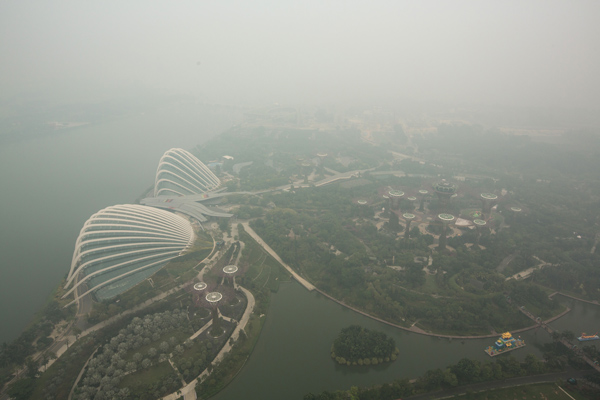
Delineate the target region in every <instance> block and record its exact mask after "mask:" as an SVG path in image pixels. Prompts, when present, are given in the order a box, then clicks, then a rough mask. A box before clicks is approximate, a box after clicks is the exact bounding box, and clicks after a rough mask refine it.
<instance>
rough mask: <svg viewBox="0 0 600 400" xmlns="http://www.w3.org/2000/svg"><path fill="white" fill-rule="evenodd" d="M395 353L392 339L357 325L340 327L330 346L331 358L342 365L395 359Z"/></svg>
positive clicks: (377, 362) (372, 363)
mask: <svg viewBox="0 0 600 400" xmlns="http://www.w3.org/2000/svg"><path fill="white" fill-rule="evenodd" d="M397 353H398V349H397V348H396V343H395V342H394V339H392V338H390V337H388V336H387V335H386V334H385V333H383V332H376V331H370V330H368V329H366V328H363V327H361V326H358V325H351V326H349V327H347V328H344V329H342V331H341V332H340V334H339V335H338V337H337V338H336V339H335V340H334V341H333V346H332V347H331V358H333V359H334V360H335V361H336V362H337V363H338V364H342V365H344V364H348V365H357V364H358V365H377V364H379V363H382V362H389V361H393V360H395V359H396V357H397Z"/></svg>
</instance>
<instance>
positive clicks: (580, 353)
mask: <svg viewBox="0 0 600 400" xmlns="http://www.w3.org/2000/svg"><path fill="white" fill-rule="evenodd" d="M569 297H570V296H569ZM569 311H571V309H570V308H567V310H566V311H565V312H563V313H561V314H560V315H557V316H556V317H554V318H552V319H549V320H547V321H543V322H540V323H539V326H541V327H542V328H544V330H545V331H546V332H548V333H549V334H550V335H552V334H553V333H554V332H556V331H555V329H554V328H552V327H551V326H549V325H548V323H549V322H552V321H554V320H555V319H557V318H560V317H562V316H563V315H565V314H566V313H568V312H569ZM521 312H522V313H523V314H525V315H526V316H527V317H529V318H531V319H532V320H534V321H537V318H536V317H535V315H533V314H531V313H530V312H529V311H525V310H523V309H521ZM560 342H561V343H562V344H563V345H564V346H565V347H566V348H567V349H569V350H571V351H573V352H574V353H576V354H577V355H578V356H580V357H581V358H582V359H583V360H584V361H585V362H586V363H588V364H589V365H590V366H591V367H592V368H594V369H595V370H596V371H598V372H600V366H599V365H598V364H596V363H595V362H594V360H592V359H591V358H589V357H588V356H587V355H585V354H584V353H583V351H581V349H579V348H578V347H577V346H574V345H572V344H571V343H570V342H569V341H568V340H567V339H565V338H560Z"/></svg>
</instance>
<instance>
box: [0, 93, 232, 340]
mask: <svg viewBox="0 0 600 400" xmlns="http://www.w3.org/2000/svg"><path fill="white" fill-rule="evenodd" d="M237 122H239V121H237V120H236V116H235V114H232V113H229V112H227V111H219V112H213V111H208V110H207V109H206V108H205V107H202V106H199V105H195V104H191V103H190V104H183V105H182V104H178V105H171V106H168V107H163V108H160V109H157V110H154V111H148V112H146V113H138V114H135V115H130V116H128V117H126V118H121V119H117V120H112V121H110V122H106V123H103V124H98V125H94V126H84V127H79V128H74V129H71V130H65V131H57V132H52V133H50V134H47V135H46V136H44V137H39V138H37V139H33V140H27V141H20V142H15V143H10V144H7V145H4V146H2V147H0V193H1V194H0V343H2V342H4V341H7V342H8V341H11V340H13V339H14V338H15V337H16V336H17V335H18V334H19V333H20V332H21V331H22V329H23V328H24V327H25V326H26V324H27V323H28V322H29V321H30V320H31V318H32V316H33V314H34V313H35V312H36V311H37V310H38V309H39V308H40V307H41V306H42V304H43V303H44V302H45V300H46V299H47V298H48V296H49V294H50V293H51V292H52V290H53V289H54V288H55V287H56V285H58V283H59V282H60V280H61V279H62V278H63V277H64V276H65V275H66V274H67V272H68V270H69V267H70V263H71V257H72V255H73V249H74V245H75V239H76V238H77V236H78V234H79V230H80V229H81V227H82V226H83V223H84V222H85V221H86V220H87V219H88V218H89V217H90V216H91V215H92V214H93V213H95V212H97V211H99V210H100V209H102V208H105V207H108V206H111V205H115V204H123V203H132V202H133V201H134V200H135V199H136V198H138V197H139V196H140V194H142V193H143V192H144V191H145V190H146V189H147V188H148V187H150V185H152V184H153V183H154V174H155V171H156V167H157V165H158V161H159V159H160V157H161V156H162V154H163V153H164V152H165V151H166V150H168V149H170V148H172V147H181V148H184V149H190V148H192V147H194V146H195V145H197V144H199V143H202V142H205V141H206V140H207V139H208V138H210V137H212V136H214V135H216V134H219V133H220V132H222V131H223V130H225V129H227V128H229V127H230V126H232V125H234V124H235V123H237Z"/></svg>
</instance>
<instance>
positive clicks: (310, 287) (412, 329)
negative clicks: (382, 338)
mask: <svg viewBox="0 0 600 400" xmlns="http://www.w3.org/2000/svg"><path fill="white" fill-rule="evenodd" d="M242 225H243V226H244V229H245V230H246V232H247V233H248V234H249V235H250V236H252V238H253V239H254V240H256V242H257V243H258V244H259V245H261V246H262V247H263V248H264V249H265V250H266V251H267V252H268V253H269V254H270V255H271V256H273V258H274V259H275V260H277V262H279V263H280V264H281V265H282V266H283V267H284V268H285V269H286V270H288V272H289V273H290V274H292V276H293V277H294V278H295V279H296V280H297V281H298V282H299V283H300V284H301V285H302V286H304V287H305V288H306V289H308V290H310V291H313V290H314V291H316V292H319V293H320V294H322V295H323V296H325V297H327V298H328V299H330V300H333V301H335V302H336V303H338V304H340V305H342V306H344V307H346V308H348V309H350V310H352V311H354V312H357V313H359V314H362V315H364V316H366V317H369V318H371V319H374V320H375V321H379V322H382V323H384V324H386V325H390V326H393V327H395V328H398V329H402V330H405V331H408V332H413V333H418V334H420V335H426V336H435V337H439V338H447V339H484V338H495V337H498V334H497V333H494V334H490V335H481V336H475V335H473V336H458V335H442V334H437V333H431V332H426V331H424V330H423V329H421V328H419V327H417V326H415V325H414V324H413V325H412V326H411V327H410V328H407V327H405V326H402V325H397V324H394V323H392V322H389V321H386V320H384V319H381V318H378V317H375V316H373V315H371V314H369V313H367V312H365V311H362V310H359V309H358V308H355V307H352V306H350V305H348V304H346V303H344V302H343V301H341V300H338V299H336V298H335V297H333V296H331V295H329V294H327V293H325V292H324V291H322V290H320V289H318V288H317V287H316V286H314V285H313V284H312V283H310V282H308V281H307V280H306V279H304V278H302V277H301V276H300V275H298V273H296V271H294V270H292V268H291V267H290V266H289V265H287V264H286V263H284V262H283V260H282V259H281V257H279V255H278V254H277V253H275V251H274V250H273V249H272V248H271V247H270V246H269V245H268V244H266V243H265V241H264V240H262V238H261V237H260V236H259V235H258V234H257V233H256V232H254V230H253V229H252V228H251V227H250V225H249V224H248V222H243V223H242ZM569 311H570V309H567V310H566V311H565V312H563V313H561V314H559V315H557V316H555V317H553V318H551V319H549V320H547V321H544V323H548V322H551V321H554V320H555V319H557V318H560V317H562V316H563V315H565V314H566V313H567V312H569ZM538 326H539V325H538V324H535V325H532V326H528V327H526V328H521V329H515V330H512V332H515V333H519V332H525V331H528V330H531V329H534V328H536V327H538Z"/></svg>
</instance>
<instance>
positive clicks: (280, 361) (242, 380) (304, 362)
mask: <svg viewBox="0 0 600 400" xmlns="http://www.w3.org/2000/svg"><path fill="white" fill-rule="evenodd" d="M562 300H564V298H561V301H562ZM566 303H567V305H568V306H569V307H570V308H572V311H571V312H570V313H568V314H566V315H565V316H564V317H562V318H560V319H558V320H556V321H554V322H553V323H551V324H550V325H551V326H553V327H555V328H557V329H559V330H564V329H569V330H571V331H573V332H574V333H575V334H576V335H577V336H578V335H579V333H581V332H582V331H588V332H590V333H593V332H595V331H596V329H598V321H600V306H596V305H591V304H584V303H581V302H577V301H572V300H567V301H566ZM351 324H359V325H361V326H364V327H365V328H367V329H374V330H378V331H382V332H385V333H386V334H387V335H388V336H391V337H393V338H394V340H395V341H396V346H397V347H398V349H399V350H400V356H399V357H398V359H397V360H396V361H395V362H393V363H389V364H385V365H378V366H375V367H359V366H356V367H341V366H338V365H337V364H336V363H335V362H334V361H333V360H332V359H331V358H330V356H329V352H330V348H331V344H332V343H333V340H334V339H335V337H336V336H337V335H338V333H339V332H340V330H341V329H342V328H345V327H347V326H349V325H351ZM520 336H521V338H523V339H525V342H526V343H527V346H526V347H525V348H523V349H520V350H516V351H514V352H511V354H512V355H514V356H515V357H516V358H517V359H520V360H522V359H524V358H525V356H526V355H527V354H528V353H533V354H535V355H536V356H538V357H541V356H542V354H541V352H540V350H539V345H540V344H543V343H548V342H550V341H551V339H550V335H548V333H546V332H545V331H544V330H541V329H540V330H531V331H527V332H522V333H521V334H520ZM494 340H495V339H474V340H465V341H461V340H451V341H450V340H448V339H438V338H434V337H429V336H424V335H419V334H415V333H410V332H406V331H402V330H400V329H397V328H393V327H390V326H388V325H386V324H383V323H381V322H378V321H375V320H372V319H370V318H368V317H365V316H363V315H361V314H357V313H355V312H353V311H351V310H348V309H347V308H345V307H342V306H341V305H339V304H337V303H335V302H333V301H331V300H329V299H327V298H325V297H324V296H322V295H320V294H317V293H312V292H308V291H307V290H305V289H304V288H303V287H301V286H300V285H299V284H297V283H295V282H293V283H289V284H282V285H281V286H280V290H279V292H278V293H277V294H274V295H273V297H272V300H271V305H270V309H269V313H268V317H267V320H266V322H265V326H264V328H263V332H262V333H261V336H260V338H259V340H258V342H257V345H256V348H255V349H254V352H253V353H252V355H251V356H250V358H249V359H248V361H247V363H246V365H245V366H244V368H243V369H242V371H241V372H240V373H239V374H238V376H237V377H236V378H235V380H234V381H233V382H232V383H231V384H230V385H229V386H227V387H226V388H225V389H224V390H223V391H222V392H220V393H219V394H217V395H216V396H215V397H214V398H213V399H214V400H235V399H241V398H247V399H261V400H270V399H273V400H276V399H302V397H303V396H304V395H305V394H307V393H309V392H312V393H321V392H322V391H324V390H329V391H334V390H337V389H349V388H350V387H351V386H371V385H375V384H382V383H385V382H391V381H393V380H394V379H398V378H409V379H412V378H416V377H418V376H420V375H422V374H423V373H424V372H425V371H427V370H428V369H434V368H445V367H447V366H448V365H450V364H454V363H456V362H458V361H459V360H460V359H461V358H464V357H467V358H472V359H477V360H480V361H488V360H490V357H489V356H488V355H487V354H485V353H484V351H483V350H484V348H486V347H487V346H489V345H491V344H493V342H494ZM502 357H504V356H502Z"/></svg>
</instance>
